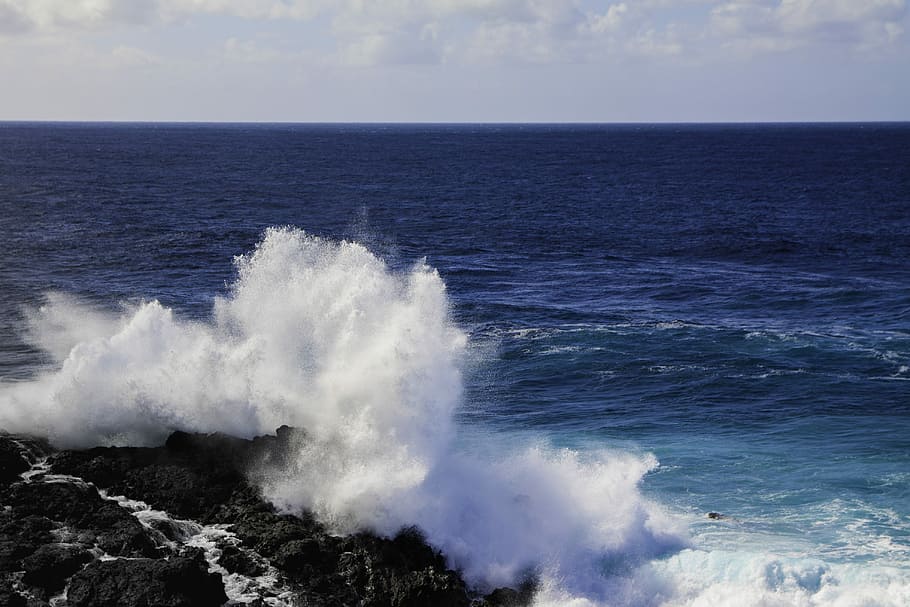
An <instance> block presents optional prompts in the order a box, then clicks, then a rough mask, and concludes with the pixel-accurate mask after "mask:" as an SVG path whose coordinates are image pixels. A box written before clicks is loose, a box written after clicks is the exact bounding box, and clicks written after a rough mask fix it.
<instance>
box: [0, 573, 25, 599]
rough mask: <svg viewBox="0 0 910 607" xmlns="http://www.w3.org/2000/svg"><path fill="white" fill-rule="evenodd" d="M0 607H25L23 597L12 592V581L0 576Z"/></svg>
mask: <svg viewBox="0 0 910 607" xmlns="http://www.w3.org/2000/svg"><path fill="white" fill-rule="evenodd" d="M0 605H3V607H27V605H28V601H27V600H26V598H25V597H24V596H22V595H21V594H19V593H18V592H16V591H15V590H13V587H12V581H11V580H9V579H4V578H3V577H2V576H0Z"/></svg>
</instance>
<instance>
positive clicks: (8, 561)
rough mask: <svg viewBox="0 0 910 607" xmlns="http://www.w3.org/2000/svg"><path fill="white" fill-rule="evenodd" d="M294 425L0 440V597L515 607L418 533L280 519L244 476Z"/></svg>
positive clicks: (516, 598)
mask: <svg viewBox="0 0 910 607" xmlns="http://www.w3.org/2000/svg"><path fill="white" fill-rule="evenodd" d="M297 440H305V435H304V434H303V433H302V431H299V430H295V429H292V428H288V427H286V426H283V427H282V428H279V429H278V431H277V433H276V435H275V436H261V437H257V438H255V439H252V440H245V439H239V438H235V437H230V436H226V435H222V434H212V435H201V434H187V433H183V432H175V433H173V434H172V435H171V436H170V437H169V438H168V440H167V442H166V443H165V445H164V446H162V447H155V448H139V447H110V448H101V447H99V448H94V449H88V450H82V451H57V450H55V449H53V448H52V447H51V446H50V445H49V444H48V443H47V442H46V441H44V440H41V439H36V438H31V437H22V436H12V435H0V605H6V606H10V607H43V606H61V607H62V606H72V607H209V606H211V607H215V606H219V605H249V606H251V607H265V606H272V607H303V606H313V607H336V606H337V607H341V606H360V607H422V606H438V607H518V606H521V605H528V604H529V603H530V601H531V596H532V594H533V584H532V583H531V582H528V583H525V584H523V585H522V587H520V588H519V589H511V588H499V589H496V590H494V591H493V592H490V593H487V594H485V595H484V594H482V593H480V592H479V591H477V589H472V588H469V587H468V586H467V584H466V583H465V581H464V580H463V579H462V577H461V576H460V575H459V573H458V572H457V571H453V570H451V569H448V567H447V565H446V561H445V558H444V556H443V555H442V554H440V553H439V552H438V551H436V550H434V549H433V548H432V547H431V546H429V545H428V544H427V543H426V541H424V538H423V536H422V535H421V533H420V532H419V530H417V529H413V528H412V529H402V530H401V531H399V533H398V534H397V535H396V536H395V537H392V538H385V537H380V536H377V535H375V534H373V533H370V532H368V531H362V532H359V533H356V534H354V535H349V536H345V537H339V536H336V535H333V534H331V533H329V532H328V531H327V529H326V528H325V527H324V526H323V525H322V524H320V523H319V522H318V521H317V520H315V519H314V518H313V517H312V516H311V515H310V514H309V513H307V512H301V513H299V515H297V516H295V515H290V514H282V513H279V512H277V511H276V510H275V508H274V507H273V506H272V505H271V504H269V503H268V502H266V501H265V500H264V499H263V498H262V495H261V493H260V491H259V490H258V489H257V487H256V486H255V485H254V484H253V483H251V482H250V481H249V480H248V478H249V476H248V472H249V470H250V469H251V467H252V466H254V465H260V464H262V463H268V462H273V463H280V462H281V461H282V459H283V458H285V457H286V456H287V453H288V450H289V448H290V446H291V444H292V443H293V442H294V441H297Z"/></svg>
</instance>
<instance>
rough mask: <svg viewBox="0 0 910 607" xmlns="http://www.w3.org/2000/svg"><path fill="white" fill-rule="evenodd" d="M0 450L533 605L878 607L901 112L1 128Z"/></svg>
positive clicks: (906, 451)
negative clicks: (385, 551) (126, 466)
mask: <svg viewBox="0 0 910 607" xmlns="http://www.w3.org/2000/svg"><path fill="white" fill-rule="evenodd" d="M0 245H2V252H3V257H2V260H3V261H2V263H0V429H4V430H6V431H10V432H31V433H38V434H42V435H46V436H49V437H50V438H51V440H52V441H53V442H55V443H56V444H58V445H60V446H63V447H85V446H90V445H96V444H134V445H151V444H160V443H161V442H162V441H163V440H164V438H166V436H167V435H168V433H169V432H171V431H172V430H175V429H180V430H187V431H195V432H215V431H223V432H229V433H232V434H235V435H239V436H246V437H250V436H254V435H257V434H261V433H266V432H274V430H275V428H277V427H278V426H279V425H281V424H284V423H287V424H292V425H300V426H303V427H305V428H306V429H307V431H308V432H309V433H310V434H311V435H312V436H313V443H312V444H311V446H310V447H308V449H307V450H306V452H301V454H300V461H301V463H302V464H304V465H302V466H301V467H300V469H301V470H302V472H301V473H300V475H299V477H297V478H287V477H280V478H279V477H276V478H275V479H273V481H272V482H269V483H266V485H265V486H264V487H263V490H264V491H265V493H266V495H268V496H269V497H270V499H272V500H273V501H274V502H275V503H276V504H278V505H279V506H281V507H283V508H286V509H289V510H294V509H299V508H301V507H306V508H310V509H312V510H314V511H315V512H316V513H317V515H318V516H319V517H320V518H321V519H322V520H324V521H326V522H327V523H328V524H330V525H332V526H334V527H335V528H336V529H337V530H338V532H340V533H342V532H347V531H350V530H353V529H357V528H360V527H363V526H367V527H371V528H373V529H376V530H378V531H380V532H387V533H393V532H394V531H395V530H396V529H397V528H399V527H401V526H402V525H409V524H417V525H419V526H420V527H421V528H422V529H423V531H424V532H425V534H426V535H427V538H428V540H429V541H430V542H432V543H433V544H434V545H435V546H437V547H439V548H441V549H442V550H444V551H445V553H446V554H447V555H448V557H449V559H450V564H452V565H453V566H455V567H458V568H459V569H461V570H462V571H464V573H465V575H466V577H467V578H468V580H469V581H470V582H471V583H473V584H475V585H477V586H478V587H493V586H495V585H497V584H505V583H515V581H516V580H519V579H521V578H522V576H526V575H529V573H530V574H533V575H536V576H537V577H538V579H539V580H540V591H539V593H538V598H537V602H538V604H540V605H577V606H582V605H611V606H613V605H615V606H642V607H644V606H654V607H656V606H658V605H679V606H681V605H691V606H715V605H731V606H734V605H735V606H742V605H754V606H772V605H773V606H777V605H781V606H783V605H795V606H822V605H836V606H848V605H856V606H859V605H863V606H872V605H882V606H895V607H901V606H906V605H910V383H908V382H910V261H908V260H910V125H908V124H881V123H876V124H836V125H834V124H767V125H748V124H742V125H740V124H737V125H671V124H661V125H644V124H642V125H631V124H630V125H289V124H261V125H260V124H256V125H253V124H119V123H118V124H114V123H112V124H83V123H72V124H71V123H0Z"/></svg>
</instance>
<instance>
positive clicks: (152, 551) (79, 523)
mask: <svg viewBox="0 0 910 607" xmlns="http://www.w3.org/2000/svg"><path fill="white" fill-rule="evenodd" d="M5 501H6V502H7V503H8V504H9V505H10V506H11V507H12V511H13V512H14V513H15V514H16V515H18V516H25V517H28V516H31V517H35V516H37V517H43V518H46V519H50V520H52V521H57V523H58V524H59V525H63V526H66V527H68V528H70V529H71V530H72V529H77V530H83V531H86V532H87V534H85V535H86V537H87V538H91V539H92V540H93V542H94V543H96V544H97V545H98V547H99V548H100V549H101V550H103V551H105V552H106V553H108V554H111V555H114V556H133V557H138V556H156V555H158V553H159V548H158V546H157V544H156V543H155V541H154V540H153V539H152V537H151V536H150V534H149V532H148V530H147V529H146V528H145V527H143V526H142V524H140V523H139V521H138V520H136V518H135V517H134V516H132V515H131V514H130V513H129V512H128V511H126V510H124V509H123V508H121V507H120V506H118V505H117V504H116V503H114V502H112V501H110V500H105V499H103V498H102V497H101V496H100V495H99V494H98V490H97V489H95V488H94V487H92V486H90V485H80V484H76V483H69V482H53V483H19V484H17V485H13V486H12V487H10V489H9V491H8V492H7V497H6V500H5Z"/></svg>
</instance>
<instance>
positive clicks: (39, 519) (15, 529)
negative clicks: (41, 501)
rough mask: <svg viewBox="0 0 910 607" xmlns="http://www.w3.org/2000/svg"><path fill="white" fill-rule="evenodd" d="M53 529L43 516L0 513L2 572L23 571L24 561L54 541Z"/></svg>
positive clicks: (10, 510)
mask: <svg viewBox="0 0 910 607" xmlns="http://www.w3.org/2000/svg"><path fill="white" fill-rule="evenodd" d="M0 501H3V496H0ZM53 528H54V523H53V521H51V520H50V519H48V518H46V517H43V516H31V515H25V516H22V515H20V514H19V513H17V512H14V511H13V510H12V509H9V510H3V511H0V572H4V571H9V572H11V571H21V569H22V567H21V563H22V559H24V558H26V557H27V556H30V555H31V554H32V553H34V552H35V551H36V550H37V549H38V548H40V547H41V546H42V545H44V544H47V543H49V542H53V541H54V536H53V535H52V534H51V530H52V529H53ZM2 604H3V603H0V605H2Z"/></svg>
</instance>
